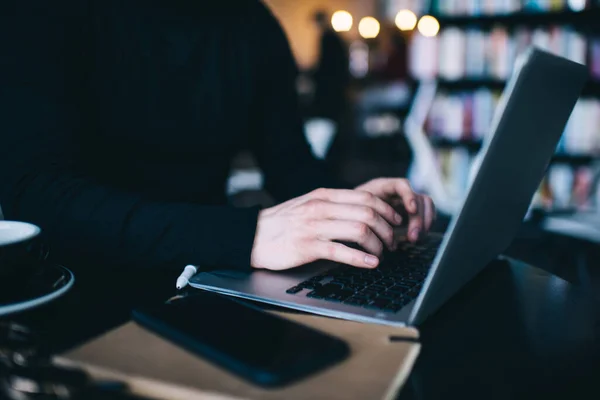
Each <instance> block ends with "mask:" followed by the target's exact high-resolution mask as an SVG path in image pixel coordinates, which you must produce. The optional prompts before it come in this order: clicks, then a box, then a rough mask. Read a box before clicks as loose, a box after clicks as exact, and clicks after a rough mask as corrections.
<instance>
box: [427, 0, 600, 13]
mask: <svg viewBox="0 0 600 400" xmlns="http://www.w3.org/2000/svg"><path fill="white" fill-rule="evenodd" d="M598 4H600V2H598V1H596V0H593V1H592V0H436V1H434V6H433V12H434V13H435V14H439V15H449V16H463V15H471V16H476V15H502V14H514V13H518V12H524V13H525V12H527V13H558V12H564V11H569V12H581V11H584V10H587V9H590V8H592V7H594V6H596V5H598Z"/></svg>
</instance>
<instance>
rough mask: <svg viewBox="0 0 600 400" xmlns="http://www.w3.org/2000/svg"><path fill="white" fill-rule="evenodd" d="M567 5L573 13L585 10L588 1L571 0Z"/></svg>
mask: <svg viewBox="0 0 600 400" xmlns="http://www.w3.org/2000/svg"><path fill="white" fill-rule="evenodd" d="M567 3H568V4H569V8H570V9H571V10H573V11H583V10H585V6H586V0H569V1H568V2H567Z"/></svg>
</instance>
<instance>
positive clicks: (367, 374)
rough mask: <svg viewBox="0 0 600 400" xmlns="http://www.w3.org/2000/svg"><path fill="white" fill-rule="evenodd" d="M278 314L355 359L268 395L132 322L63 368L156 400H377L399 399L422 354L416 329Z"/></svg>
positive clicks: (71, 356) (70, 357)
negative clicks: (330, 338)
mask: <svg viewBox="0 0 600 400" xmlns="http://www.w3.org/2000/svg"><path fill="white" fill-rule="evenodd" d="M279 315H282V316H285V317H286V318H290V319H292V320H295V321H297V322H300V323H303V324H306V325H310V326H312V327H314V328H316V329H319V330H322V331H324V332H328V333H330V334H332V335H334V336H337V337H339V338H342V339H343V340H345V341H346V342H347V343H348V344H349V346H350V348H351V354H350V356H349V357H348V358H347V359H346V360H344V361H342V362H341V363H339V364H337V365H334V366H332V367H330V368H328V369H325V370H323V371H321V372H319V373H317V374H316V375H312V376H309V377H308V378H305V379H304V380H302V381H299V382H297V383H293V384H291V385H288V386H285V387H282V388H277V389H263V388H260V387H257V386H254V385H252V384H250V383H248V382H246V381H244V380H242V379H240V378H238V377H237V376H234V375H232V374H230V373H228V372H226V371H224V370H222V369H221V368H219V367H217V366H215V365H213V364H211V363H209V362H207V361H205V360H203V359H201V358H199V357H197V356H195V355H193V354H191V353H188V352H187V351H185V350H183V349H181V348H180V347H178V346H176V345H174V344H172V343H170V342H168V341H166V340H164V339H162V338H160V337H158V336H156V335H154V334H153V333H151V332H150V331H148V330H146V329H144V328H142V327H140V326H138V325H136V324H135V323H133V322H130V323H128V324H126V325H123V326H121V327H119V328H117V329H115V330H113V331H111V332H108V333H107V334H105V335H103V336H101V337H99V338H97V339H95V340H93V341H91V342H89V343H86V344H84V345H83V346H81V347H79V348H77V349H75V350H73V351H70V352H68V353H66V354H63V355H60V356H59V357H57V358H56V362H57V363H59V364H62V365H67V366H80V367H84V368H85V369H86V370H87V371H88V372H90V373H91V374H92V376H94V377H95V378H98V379H106V378H108V379H115V378H116V379H120V380H123V381H125V382H126V383H128V384H129V387H130V389H131V392H132V393H135V394H138V395H142V396H146V397H150V398H154V399H169V400H195V399H211V400H212V399H286V400H288V399H289V400H293V399H306V400H309V399H310V400H314V399H332V400H335V399H339V400H348V399H369V400H375V399H392V398H394V397H395V396H396V395H397V393H398V391H399V389H400V388H401V387H402V386H403V384H404V383H405V381H406V379H407V377H408V374H409V373H410V370H411V368H412V366H413V364H414V362H415V360H416V358H417V355H418V354H419V350H420V344H419V343H418V342H417V339H418V332H417V331H416V330H415V329H413V328H397V327H390V326H383V325H371V324H362V323H358V322H350V321H342V320H337V319H330V318H325V317H319V316H314V315H305V314H291V313H285V314H282V313H279ZM240 334H243V333H242V332H240Z"/></svg>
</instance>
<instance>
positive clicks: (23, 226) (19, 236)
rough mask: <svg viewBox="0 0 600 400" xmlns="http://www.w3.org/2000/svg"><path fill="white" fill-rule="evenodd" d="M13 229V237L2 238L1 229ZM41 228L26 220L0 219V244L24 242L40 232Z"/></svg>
mask: <svg viewBox="0 0 600 400" xmlns="http://www.w3.org/2000/svg"><path fill="white" fill-rule="evenodd" d="M10 229H14V230H15V237H14V238H11V239H8V240H2V236H3V235H2V233H1V232H2V231H8V230H10ZM41 231H42V230H41V229H40V227H39V226H37V225H33V224H30V223H28V222H20V221H0V246H8V245H11V244H15V243H20V242H25V241H27V240H29V239H32V238H34V237H36V236H37V235H39V234H40V232H41Z"/></svg>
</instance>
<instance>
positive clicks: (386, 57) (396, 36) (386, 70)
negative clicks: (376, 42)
mask: <svg viewBox="0 0 600 400" xmlns="http://www.w3.org/2000/svg"><path fill="white" fill-rule="evenodd" d="M382 33H383V34H382V35H381V37H382V42H381V51H382V53H383V57H382V65H380V66H379V68H378V71H377V75H378V77H379V78H380V79H381V80H383V81H386V82H406V81H408V79H409V76H408V46H407V43H406V42H407V38H406V37H405V36H404V35H405V34H404V33H403V32H402V31H400V30H399V29H398V28H397V27H396V26H395V25H384V30H383V32H382Z"/></svg>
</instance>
